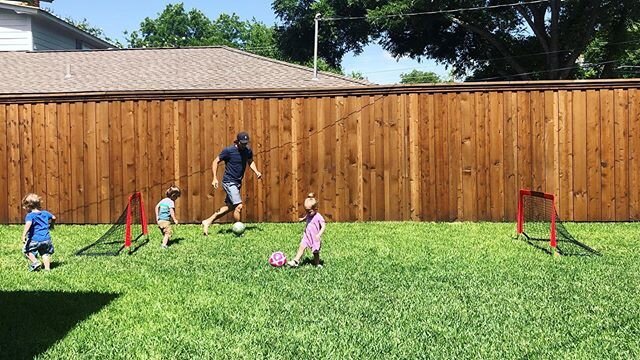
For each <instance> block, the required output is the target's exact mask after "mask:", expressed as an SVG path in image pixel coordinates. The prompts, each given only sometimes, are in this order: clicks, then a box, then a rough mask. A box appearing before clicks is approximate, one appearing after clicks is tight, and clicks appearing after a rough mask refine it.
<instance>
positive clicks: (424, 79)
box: [400, 69, 442, 84]
mask: <svg viewBox="0 0 640 360" xmlns="http://www.w3.org/2000/svg"><path fill="white" fill-rule="evenodd" d="M440 82H442V79H441V78H440V76H438V74H436V73H434V72H431V71H421V70H417V69H414V70H412V71H411V72H408V73H406V74H405V73H402V74H400V83H401V84H426V83H440Z"/></svg>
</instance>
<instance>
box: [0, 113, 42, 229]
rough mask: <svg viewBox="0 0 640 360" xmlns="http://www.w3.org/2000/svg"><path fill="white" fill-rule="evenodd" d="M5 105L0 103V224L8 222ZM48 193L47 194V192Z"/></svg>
mask: <svg viewBox="0 0 640 360" xmlns="http://www.w3.org/2000/svg"><path fill="white" fill-rule="evenodd" d="M7 126H8V119H7V105H5V104H0V168H1V169H4V171H0V194H2V195H3V196H4V195H6V196H4V199H6V201H2V202H0V224H7V223H8V222H9V204H8V203H9V201H8V200H9V165H8V164H9V161H8V160H9V155H8V153H9V142H8V141H7ZM47 195H48V194H47Z"/></svg>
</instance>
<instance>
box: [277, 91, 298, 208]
mask: <svg viewBox="0 0 640 360" xmlns="http://www.w3.org/2000/svg"><path fill="white" fill-rule="evenodd" d="M299 105H300V103H299V101H298V99H282V100H280V101H279V102H278V113H279V114H280V121H279V123H278V132H279V134H280V137H279V140H280V141H279V143H278V146H279V147H280V157H279V159H280V163H279V165H278V167H279V169H280V172H281V173H282V177H281V179H280V182H279V185H280V186H279V191H280V209H279V212H280V219H281V220H282V221H292V220H293V219H294V218H295V216H296V215H295V214H296V212H297V211H298V208H297V204H295V203H294V201H295V199H296V198H297V197H298V196H297V193H298V189H297V177H298V164H293V153H294V152H295V151H297V149H298V140H299V139H297V138H296V137H297V136H298V134H297V132H298V130H299V129H298V122H299V119H300V118H301V117H302V109H301V108H300V106H299ZM294 107H295V109H294ZM294 121H295V123H294ZM294 149H295V150H294Z"/></svg>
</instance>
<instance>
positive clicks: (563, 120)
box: [558, 90, 574, 221]
mask: <svg viewBox="0 0 640 360" xmlns="http://www.w3.org/2000/svg"><path fill="white" fill-rule="evenodd" d="M558 102H559V104H560V106H559V107H558V149H559V156H558V168H559V169H558V174H559V183H560V192H559V194H558V196H559V198H560V201H559V205H560V206H559V209H558V211H559V216H560V218H561V219H563V220H568V221H570V220H573V219H574V216H573V198H574V196H573V94H572V93H571V92H568V91H564V90H562V91H559V92H558Z"/></svg>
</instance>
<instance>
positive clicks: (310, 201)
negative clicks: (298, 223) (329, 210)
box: [304, 192, 318, 210]
mask: <svg viewBox="0 0 640 360" xmlns="http://www.w3.org/2000/svg"><path fill="white" fill-rule="evenodd" d="M304 208H305V209H313V210H318V200H316V195H315V194H314V193H312V192H310V193H309V194H307V198H306V199H304Z"/></svg>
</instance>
